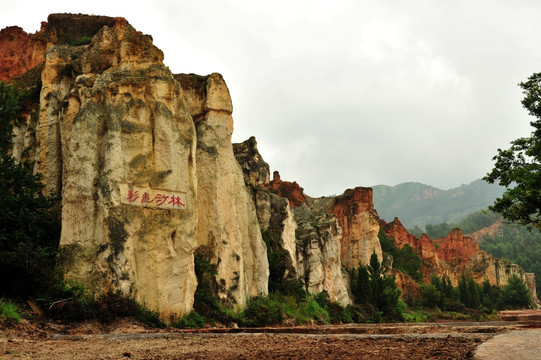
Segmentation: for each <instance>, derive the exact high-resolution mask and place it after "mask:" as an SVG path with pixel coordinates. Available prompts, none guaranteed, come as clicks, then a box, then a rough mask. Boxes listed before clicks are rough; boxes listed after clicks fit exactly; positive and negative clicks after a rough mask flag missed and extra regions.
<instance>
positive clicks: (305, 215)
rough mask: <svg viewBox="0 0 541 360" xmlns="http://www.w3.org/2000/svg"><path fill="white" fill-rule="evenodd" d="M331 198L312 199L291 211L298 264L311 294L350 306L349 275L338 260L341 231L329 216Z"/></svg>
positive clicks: (332, 216)
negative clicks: (323, 294) (309, 202)
mask: <svg viewBox="0 0 541 360" xmlns="http://www.w3.org/2000/svg"><path fill="white" fill-rule="evenodd" d="M331 202H332V198H320V199H314V200H313V201H312V203H311V206H310V207H308V206H307V205H306V204H304V205H302V206H298V207H294V208H293V213H294V214H295V221H296V222H297V223H298V227H297V230H296V238H297V263H298V267H299V272H300V274H301V278H302V279H303V280H304V281H305V284H306V287H307V290H308V291H309V292H310V293H314V294H316V293H320V292H323V291H325V292H326V293H327V295H328V296H329V299H330V300H331V301H336V302H338V303H340V304H342V305H347V304H349V303H351V301H352V300H351V296H350V294H349V281H348V274H347V272H346V271H345V268H344V266H343V263H342V261H341V259H340V254H341V238H342V228H341V227H340V224H339V222H338V219H337V217H336V216H334V215H332V214H330V213H329V206H330V205H331Z"/></svg>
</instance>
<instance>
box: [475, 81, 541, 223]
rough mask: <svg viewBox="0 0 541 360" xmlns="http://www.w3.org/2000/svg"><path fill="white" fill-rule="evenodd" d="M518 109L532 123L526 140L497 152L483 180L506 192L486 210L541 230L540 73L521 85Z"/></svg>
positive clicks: (523, 139) (515, 141)
mask: <svg viewBox="0 0 541 360" xmlns="http://www.w3.org/2000/svg"><path fill="white" fill-rule="evenodd" d="M519 86H520V87H521V88H522V89H523V94H524V98H523V99H522V106H523V107H524V108H525V109H526V110H528V113H529V114H530V115H532V116H534V117H535V118H536V119H535V120H534V121H532V122H530V125H531V126H532V127H533V131H532V133H531V135H530V137H526V138H519V139H516V140H514V141H512V142H511V147H510V148H509V149H507V150H502V149H498V154H497V155H496V156H494V158H493V160H495V162H496V163H495V165H494V168H493V169H492V171H491V172H489V173H488V174H487V175H486V176H485V177H484V179H485V180H486V181H488V182H489V183H491V184H493V183H496V182H497V183H498V184H500V185H501V186H505V187H506V188H507V190H506V191H505V193H504V194H503V195H502V197H501V198H498V199H496V201H495V203H494V204H493V205H492V206H490V207H489V209H490V210H492V211H495V212H497V213H500V214H501V215H502V216H503V217H504V218H505V219H507V220H510V221H513V222H517V223H520V224H523V225H530V226H535V227H536V228H538V229H540V230H541V73H535V74H533V75H531V76H530V77H529V78H528V81H526V82H521V83H520V84H519Z"/></svg>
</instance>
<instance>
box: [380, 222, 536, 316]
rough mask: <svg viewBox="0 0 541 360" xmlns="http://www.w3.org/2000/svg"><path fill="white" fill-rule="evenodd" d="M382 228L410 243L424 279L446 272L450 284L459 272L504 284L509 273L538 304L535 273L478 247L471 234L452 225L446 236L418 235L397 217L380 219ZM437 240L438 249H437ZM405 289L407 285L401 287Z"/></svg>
mask: <svg viewBox="0 0 541 360" xmlns="http://www.w3.org/2000/svg"><path fill="white" fill-rule="evenodd" d="M380 225H381V229H382V230H383V231H384V233H385V235H387V236H388V237H389V238H391V239H392V240H393V241H394V242H395V244H396V245H397V247H398V248H401V247H402V246H404V244H409V245H410V246H411V247H412V248H413V249H414V250H415V252H416V253H417V254H418V255H419V257H420V258H421V264H422V272H423V279H424V281H425V282H429V281H430V277H431V275H432V274H436V275H438V276H440V277H442V276H446V277H448V278H449V279H450V280H451V283H452V284H453V286H457V285H458V281H459V280H460V277H461V275H462V272H464V274H465V275H466V276H471V277H472V278H473V279H474V280H475V281H476V282H478V283H479V284H481V283H482V282H483V281H485V280H488V281H489V282H490V283H491V284H492V285H497V286H504V285H507V284H508V280H509V278H510V277H511V276H512V275H516V276H518V277H519V278H521V279H522V280H523V281H524V282H525V283H526V284H527V286H528V289H529V290H530V296H531V298H532V299H533V301H534V303H535V305H536V306H539V305H540V304H539V301H538V300H537V293H536V288H535V276H534V274H530V273H526V272H525V271H524V270H523V269H522V268H521V267H520V266H518V265H516V264H511V263H509V262H506V261H503V260H501V259H498V258H495V257H493V256H492V255H488V254H487V253H486V252H485V251H483V250H479V245H478V244H477V243H476V242H475V241H474V240H473V239H472V238H470V237H468V236H463V235H462V232H461V231H460V229H454V230H453V231H452V232H451V233H449V234H448V235H447V236H446V237H443V238H439V239H436V240H434V241H432V240H430V238H429V237H428V236H427V235H425V234H423V236H422V237H421V239H419V238H417V237H415V236H413V235H411V234H409V233H408V231H407V230H406V229H405V228H404V226H402V224H401V223H400V221H399V220H398V219H396V218H395V219H394V221H392V222H390V223H386V222H385V221H383V220H380ZM436 244H437V247H438V248H437V249H436ZM397 284H398V285H400V286H403V284H405V282H404V281H403V279H400V278H397ZM402 289H403V291H404V292H407V291H408V289H406V287H402Z"/></svg>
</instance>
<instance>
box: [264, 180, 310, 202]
mask: <svg viewBox="0 0 541 360" xmlns="http://www.w3.org/2000/svg"><path fill="white" fill-rule="evenodd" d="M266 188H267V190H268V191H270V192H271V193H273V194H276V195H278V196H280V197H283V198H286V199H288V200H289V206H301V205H302V204H304V203H305V202H306V195H304V189H303V188H301V187H300V186H299V184H297V183H296V182H295V181H294V182H289V181H282V180H281V179H280V173H279V172H278V171H275V172H274V173H273V178H272V181H271V182H270V183H269V184H268V185H267V186H266Z"/></svg>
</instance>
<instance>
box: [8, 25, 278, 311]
mask: <svg viewBox="0 0 541 360" xmlns="http://www.w3.org/2000/svg"><path fill="white" fill-rule="evenodd" d="M88 19H91V20H90V22H89V23H88V24H87V25H84V24H86V22H85V21H87V20H88ZM70 21H71V22H70ZM66 22H68V23H66ZM104 23H106V24H108V25H105V26H104ZM74 24H79V25H80V26H79V25H77V26H78V29H79V30H78V31H79V32H77V31H76V32H74V33H70V32H69V31H70V30H69V29H71V26H73V25H74ZM47 29H48V30H46V31H45V33H46V34H48V38H47V44H48V47H47V50H46V54H45V65H44V67H43V70H42V72H41V81H42V88H41V94H40V99H39V111H37V112H36V113H34V114H26V117H25V119H26V122H23V124H22V126H21V127H19V128H16V129H15V135H16V138H15V139H14V144H16V146H15V147H14V151H13V154H14V156H16V157H17V156H20V155H21V154H22V151H21V150H20V149H21V148H23V147H24V144H29V143H32V144H34V145H35V146H34V148H35V149H34V150H33V154H34V155H33V156H32V158H33V160H34V161H35V169H36V171H38V172H40V173H42V174H43V181H44V182H45V186H46V191H47V193H49V194H61V195H62V235H61V240H60V253H61V264H62V266H63V268H64V269H65V271H66V276H67V277H68V278H71V279H74V280H77V281H78V282H81V283H83V284H85V285H86V286H87V287H88V288H89V289H90V290H92V291H93V292H94V293H96V294H98V293H101V292H103V291H107V290H121V291H123V292H124V293H125V294H127V295H129V296H132V297H134V298H135V299H136V300H137V301H139V302H140V303H142V304H144V305H146V306H148V307H149V308H150V309H152V310H157V311H159V312H160V314H161V316H162V317H163V318H164V319H166V320H168V319H169V318H170V317H171V316H174V317H176V316H179V315H181V314H183V313H186V312H188V311H189V310H190V309H191V307H192V303H193V294H194V292H195V289H196V286H197V280H196V277H195V273H194V252H195V250H196V249H197V248H202V249H203V250H204V253H205V254H206V255H207V256H208V259H209V260H210V261H211V263H213V264H214V265H216V268H217V271H218V274H217V276H216V281H217V283H218V284H219V296H220V297H221V298H222V299H224V300H228V301H231V302H234V303H237V304H241V305H242V304H244V303H245V301H246V299H247V298H248V297H250V296H255V295H259V294H264V293H266V291H267V277H268V265H267V258H266V248H265V244H264V243H263V241H262V238H261V234H260V228H259V224H258V220H257V217H256V214H255V209H254V206H253V203H252V201H251V199H250V195H249V193H248V191H247V189H246V186H245V185H244V181H243V178H242V171H241V169H240V167H239V166H238V164H237V162H236V161H235V158H234V155H233V149H232V145H231V141H230V136H231V132H232V117H231V112H232V105H231V99H230V97H229V92H228V90H227V86H226V85H225V82H224V81H223V79H222V77H221V76H220V75H218V74H212V75H210V76H207V77H202V76H196V75H185V76H184V75H178V76H176V77H175V76H174V75H173V74H172V73H171V72H170V71H169V69H168V68H167V67H165V66H164V64H163V62H162V60H163V53H162V52H161V51H160V50H159V49H158V48H156V47H155V46H154V45H153V44H152V38H151V37H150V36H147V35H143V34H141V33H140V32H137V31H136V30H135V29H133V27H131V25H129V24H128V23H127V22H126V20H124V19H122V18H105V17H97V19H95V18H93V17H90V16H71V15H61V16H52V17H49V25H48V26H47ZM66 29H67V30H66ZM96 29H97V30H96ZM94 30H95V33H93V34H92V35H93V37H92V41H91V43H90V44H89V45H82V46H70V45H63V44H62V43H63V42H65V40H66V39H67V38H68V37H70V36H75V37H78V36H81V34H87V33H89V32H90V33H92V32H93V31H94ZM30 45H32V44H31V43H30ZM17 144H18V145H17ZM16 149H19V150H16Z"/></svg>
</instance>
